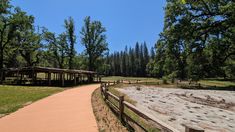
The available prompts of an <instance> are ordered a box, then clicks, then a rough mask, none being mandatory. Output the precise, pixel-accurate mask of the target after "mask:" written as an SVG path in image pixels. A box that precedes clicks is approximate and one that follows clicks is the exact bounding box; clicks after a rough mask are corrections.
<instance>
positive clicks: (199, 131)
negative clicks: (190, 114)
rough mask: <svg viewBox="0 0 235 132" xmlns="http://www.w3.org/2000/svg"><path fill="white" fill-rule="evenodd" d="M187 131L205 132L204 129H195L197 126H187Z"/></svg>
mask: <svg viewBox="0 0 235 132" xmlns="http://www.w3.org/2000/svg"><path fill="white" fill-rule="evenodd" d="M185 132H205V131H204V130H202V129H195V128H191V127H188V126H185Z"/></svg>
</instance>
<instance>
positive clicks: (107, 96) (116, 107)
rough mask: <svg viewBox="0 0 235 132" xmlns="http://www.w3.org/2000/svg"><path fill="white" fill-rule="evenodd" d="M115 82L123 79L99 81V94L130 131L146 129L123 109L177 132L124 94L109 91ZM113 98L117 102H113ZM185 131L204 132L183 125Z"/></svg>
mask: <svg viewBox="0 0 235 132" xmlns="http://www.w3.org/2000/svg"><path fill="white" fill-rule="evenodd" d="M117 83H123V81H114V82H112V83H110V82H105V83H101V86H100V90H101V95H102V96H103V99H104V101H105V102H106V104H107V105H108V106H109V108H110V109H111V110H112V111H113V112H114V113H115V114H116V115H117V116H118V118H119V120H120V121H121V122H122V123H123V124H124V125H126V126H127V127H128V128H129V129H130V130H131V131H148V130H147V128H145V126H143V125H141V123H140V122H139V121H135V120H134V119H133V118H132V117H131V116H130V115H128V114H126V112H125V111H124V109H128V110H131V111H132V112H133V113H135V115H138V116H139V117H140V118H141V119H144V120H146V121H147V122H151V123H154V125H155V127H156V128H157V129H158V130H160V131H161V132H179V130H176V129H175V128H173V127H171V126H169V125H168V124H166V123H164V122H162V121H161V120H159V119H157V118H156V117H154V116H152V115H150V114H148V113H145V112H143V111H140V110H139V109H138V108H137V107H135V106H134V105H132V104H130V103H128V102H127V101H125V100H124V96H120V97H118V96H116V95H114V94H113V93H111V92H109V86H113V85H115V84H117ZM112 100H115V101H116V102H118V103H114V101H112ZM185 132H204V130H196V129H194V128H191V127H190V126H185Z"/></svg>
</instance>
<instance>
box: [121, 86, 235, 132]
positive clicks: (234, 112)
mask: <svg viewBox="0 0 235 132" xmlns="http://www.w3.org/2000/svg"><path fill="white" fill-rule="evenodd" d="M118 90H119V91H121V92H123V93H125V94H127V95H128V96H129V97H130V98H131V99H133V100H135V101H137V104H136V106H137V107H138V108H139V109H141V110H143V111H145V112H148V113H150V114H152V115H153V116H156V117H157V118H159V119H160V120H162V121H164V122H165V123H167V124H169V125H170V126H172V127H174V128H176V129H178V130H179V131H182V132H183V131H184V130H185V127H184V126H185V125H186V126H193V127H196V128H201V129H204V130H206V132H235V92H234V91H215V90H213V91H212V90H184V89H170V88H158V87H147V86H141V87H139V86H138V88H137V87H134V86H133V87H126V88H122V89H118Z"/></svg>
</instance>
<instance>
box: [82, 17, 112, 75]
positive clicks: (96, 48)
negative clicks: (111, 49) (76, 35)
mask: <svg viewBox="0 0 235 132" xmlns="http://www.w3.org/2000/svg"><path fill="white" fill-rule="evenodd" d="M105 32H106V29H105V28H104V27H103V25H102V23H101V22H100V21H91V19H90V17H86V18H85V20H84V26H83V27H82V31H81V32H80V33H81V42H82V44H83V45H84V46H85V48H86V50H85V54H86V55H87V57H88V70H90V71H94V70H96V68H97V65H96V63H97V60H98V58H99V57H102V55H103V53H104V52H105V51H107V50H108V44H107V42H106V35H105V34H104V33H105Z"/></svg>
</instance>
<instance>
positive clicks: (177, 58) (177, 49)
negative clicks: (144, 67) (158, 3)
mask: <svg viewBox="0 0 235 132" xmlns="http://www.w3.org/2000/svg"><path fill="white" fill-rule="evenodd" d="M234 11H235V3H234V1H232V0H222V1H215V0H202V1H187V2H186V3H185V4H182V2H181V1H176V0H168V1H167V6H166V8H165V22H164V31H163V32H162V33H161V34H160V39H159V40H158V42H157V44H156V53H157V54H156V56H155V58H154V60H155V64H153V63H152V62H151V63H152V64H149V68H148V69H149V70H150V73H158V74H159V75H161V76H168V75H171V74H172V73H174V72H175V73H176V74H177V77H178V78H181V79H186V78H189V79H192V80H198V79H201V78H205V77H230V78H231V77H232V76H229V75H228V74H229V73H230V72H231V71H232V69H233V68H232V67H234V63H231V61H234V55H235V39H234V35H235V25H234V24H233V23H235V15H234V13H233V12H234ZM154 67H158V68H154ZM151 70H152V71H151Z"/></svg>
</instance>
